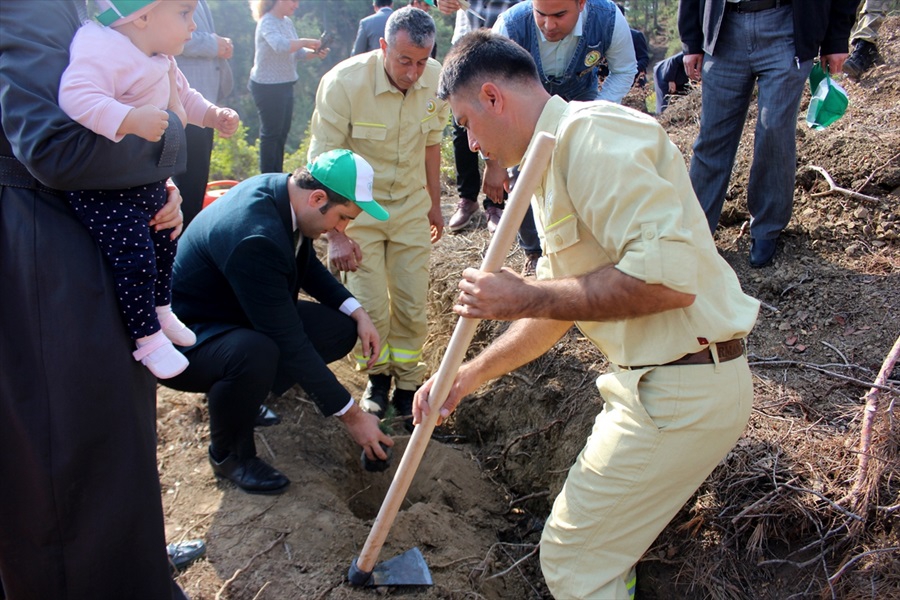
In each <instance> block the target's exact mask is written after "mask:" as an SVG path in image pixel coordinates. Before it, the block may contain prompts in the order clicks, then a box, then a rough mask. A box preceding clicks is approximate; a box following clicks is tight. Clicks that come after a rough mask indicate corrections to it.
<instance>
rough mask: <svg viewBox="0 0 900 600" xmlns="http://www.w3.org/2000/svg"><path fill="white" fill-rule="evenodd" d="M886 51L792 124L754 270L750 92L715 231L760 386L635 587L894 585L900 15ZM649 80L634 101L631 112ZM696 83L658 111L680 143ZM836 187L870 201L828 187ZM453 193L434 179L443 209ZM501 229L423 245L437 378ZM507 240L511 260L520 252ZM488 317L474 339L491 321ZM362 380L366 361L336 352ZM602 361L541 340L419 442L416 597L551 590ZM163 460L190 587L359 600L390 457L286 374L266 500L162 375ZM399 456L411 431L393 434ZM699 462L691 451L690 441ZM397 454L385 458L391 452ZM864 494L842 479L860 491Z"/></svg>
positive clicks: (866, 589) (490, 333) (413, 510)
mask: <svg viewBox="0 0 900 600" xmlns="http://www.w3.org/2000/svg"><path fill="white" fill-rule="evenodd" d="M881 36H882V41H881V42H880V46H881V52H882V54H883V55H884V57H885V64H883V65H880V66H878V67H876V68H875V69H873V70H872V71H870V72H868V73H867V74H866V75H865V76H864V77H863V79H862V80H861V81H860V82H858V83H854V82H849V81H846V80H845V81H842V84H843V85H844V86H845V88H846V89H847V91H848V93H849V94H850V98H851V106H850V109H849V110H848V112H847V114H846V115H845V116H844V117H843V118H842V119H841V120H840V121H838V122H837V123H835V124H834V125H832V126H831V127H829V128H828V129H826V130H824V131H821V132H814V131H811V130H809V129H808V128H807V127H806V125H805V123H804V122H803V115H804V114H805V108H806V103H807V102H808V94H807V96H806V98H805V99H804V101H803V105H802V107H801V108H802V110H801V116H800V119H799V122H798V127H797V136H798V138H797V139H798V154H799V156H798V176H797V186H796V190H795V206H794V218H793V219H792V221H791V223H790V225H789V228H788V230H787V231H786V232H785V234H784V235H783V236H782V246H781V247H780V249H779V254H778V257H777V259H776V261H775V263H774V265H773V266H771V267H768V268H765V269H759V270H754V269H750V268H749V267H748V265H747V257H746V255H747V251H748V245H749V240H748V237H749V236H748V234H747V233H746V222H747V219H748V215H747V212H746V182H747V174H748V171H749V165H750V162H751V157H752V139H753V138H752V132H753V128H754V125H755V120H756V114H755V108H752V107H751V111H750V115H749V116H748V123H747V125H746V127H745V134H744V138H743V139H742V142H741V146H740V148H739V151H738V158H737V161H736V164H735V168H734V175H733V177H732V181H731V186H730V188H729V192H728V193H729V199H728V201H727V203H726V210H725V212H724V214H723V219H722V225H721V227H720V228H719V230H718V231H717V234H716V242H717V245H718V247H719V249H720V252H721V253H722V255H723V256H724V257H725V258H726V260H727V261H728V262H729V263H730V264H731V265H732V267H733V268H734V269H735V271H736V272H737V273H738V276H739V278H740V280H741V282H742V285H743V286H744V289H745V290H746V291H747V292H748V293H749V294H751V295H753V296H755V297H757V298H759V299H760V300H761V301H762V302H763V308H762V310H761V313H760V318H759V321H758V324H757V326H756V328H755V329H754V331H753V333H752V334H751V336H750V338H749V340H748V344H749V353H750V358H751V362H752V369H753V374H754V384H755V393H756V397H755V402H754V412H753V416H752V417H751V423H750V426H749V427H748V430H747V432H746V433H745V435H744V436H743V437H742V439H741V440H740V441H739V443H738V445H737V446H736V447H735V449H734V450H733V451H732V452H731V453H730V454H729V456H728V457H727V458H726V459H725V460H724V461H723V463H722V464H721V465H720V466H719V467H718V468H717V469H716V471H715V472H714V473H713V474H712V475H711V477H710V478H709V480H708V481H707V482H706V484H705V485H704V486H703V487H702V488H701V489H700V490H699V491H698V493H697V494H696V495H695V496H694V497H693V498H692V499H691V500H690V501H689V502H688V503H687V504H686V505H685V506H684V508H683V509H682V511H681V512H680V513H679V515H678V516H677V517H676V518H675V519H674V520H673V522H672V523H671V524H670V525H669V527H668V528H667V529H666V530H665V531H664V532H663V533H662V534H661V535H660V537H659V538H658V540H657V541H656V543H655V544H654V546H653V547H652V548H651V549H650V551H649V552H648V553H647V555H646V556H645V558H644V559H643V560H642V561H641V563H640V564H639V570H638V573H639V580H638V586H639V588H638V591H639V597H642V598H672V597H679V598H698V599H699V598H723V599H725V598H727V599H732V598H733V599H756V598H764V599H767V598H771V599H775V598H779V599H781V598H788V597H795V598H801V597H820V596H821V597H832V598H848V599H850V598H853V599H855V598H900V508H898V507H900V458H898V448H900V435H898V425H897V423H896V422H895V419H893V418H892V417H894V416H895V415H894V414H893V413H894V412H896V411H893V406H894V403H896V401H897V398H898V392H897V389H898V387H900V381H898V380H900V369H896V368H895V369H894V371H893V372H892V373H889V374H888V378H889V381H888V383H887V386H886V387H885V388H884V389H882V390H881V392H880V394H881V395H880V398H881V405H880V408H879V410H878V411H877V412H876V413H874V415H875V418H874V419H873V425H872V429H871V432H870V433H871V446H870V448H869V451H868V455H869V456H870V457H871V458H872V460H871V461H870V463H869V470H868V471H867V475H866V478H865V480H864V481H862V482H861V485H859V486H857V487H856V488H854V487H853V484H854V483H855V482H856V480H857V477H858V469H859V467H858V458H859V444H860V439H861V436H862V434H863V423H864V422H865V419H864V417H865V410H864V406H865V401H864V400H863V396H864V395H865V394H866V393H867V392H869V391H870V388H871V385H872V382H874V381H875V378H876V376H877V374H878V371H879V369H880V367H881V365H882V362H883V361H884V359H885V357H886V356H887V354H888V353H889V352H890V350H891V348H892V345H893V344H894V341H895V340H896V339H897V337H898V335H900V319H898V318H897V312H898V309H900V242H898V239H897V238H898V234H900V208H898V204H900V191H898V187H900V19H897V18H892V19H889V20H888V21H887V22H886V23H885V24H884V26H883V27H882V30H881ZM646 93H647V92H646V91H644V92H642V93H636V94H635V97H633V98H632V97H629V98H627V102H626V103H627V104H628V105H629V106H632V107H636V108H640V107H642V106H643V101H644V96H645V95H646ZM699 108H700V94H699V92H695V93H693V94H692V95H689V96H686V97H683V98H677V99H676V100H675V101H674V102H673V104H672V105H671V107H670V108H669V110H668V111H667V112H666V114H665V115H664V116H663V118H662V120H661V122H662V124H663V126H664V127H665V128H666V129H667V131H668V132H669V134H670V136H671V137H672V139H673V140H674V141H675V143H676V144H677V145H678V146H679V147H680V148H681V150H682V152H684V154H685V158H686V160H689V158H690V151H691V144H692V142H693V140H694V139H695V137H696V134H697V127H698V119H699ZM807 166H815V167H818V168H821V169H824V171H825V172H827V173H828V174H829V176H830V177H832V178H833V180H834V182H835V184H836V185H837V186H839V187H842V188H847V189H848V190H852V191H854V192H856V193H858V194H863V195H865V196H867V197H868V198H863V197H859V196H853V195H847V194H844V193H829V194H824V192H826V191H827V190H828V185H827V183H826V180H825V177H824V176H823V175H822V174H821V172H820V171H817V170H813V169H808V168H806V167H807ZM456 200H457V198H456V197H455V193H454V192H452V191H450V189H449V187H448V188H447V189H446V190H445V196H444V214H445V215H449V214H450V213H451V212H452V210H453V208H454V207H455V203H456ZM489 242H490V236H489V235H488V234H487V232H486V231H485V229H484V220H483V216H481V215H479V217H478V219H476V221H475V222H474V224H473V226H471V227H470V228H469V229H467V230H464V231H463V232H461V233H459V234H456V235H449V234H448V235H446V236H445V237H444V239H443V240H441V242H440V243H439V244H438V245H437V246H435V248H434V252H433V257H432V285H431V290H430V296H429V306H428V309H429V322H430V328H431V334H430V337H429V341H428V344H427V347H426V354H427V356H428V360H429V364H430V366H431V370H432V372H433V371H435V370H436V369H437V365H438V364H439V361H440V358H441V356H442V355H443V352H444V350H445V349H446V346H447V342H448V340H449V337H450V335H451V332H452V329H453V326H454V324H455V322H456V319H455V317H454V316H453V315H452V313H451V312H450V306H451V305H452V302H453V297H454V295H455V287H456V283H457V281H458V280H459V273H460V272H461V270H462V269H463V268H465V267H468V266H477V265H478V264H480V263H481V258H482V256H483V254H484V251H485V250H486V248H487V246H488V244H489ZM521 262H522V255H521V253H520V252H519V251H513V252H511V253H510V256H509V261H508V263H509V264H510V265H511V266H513V267H514V268H518V267H519V266H521ZM504 327H505V325H504V324H502V323H494V322H484V323H481V325H480V326H479V329H478V332H477V334H476V337H475V340H474V341H473V343H472V346H471V349H470V351H471V352H476V351H477V350H478V349H479V348H481V347H483V346H484V345H486V344H487V343H489V342H490V340H491V339H493V338H494V337H496V335H497V334H498V333H499V332H501V331H502V330H503V329H504ZM333 366H334V368H335V370H336V371H337V372H338V374H339V377H340V378H341V380H342V381H344V382H345V384H346V385H347V387H348V389H350V391H351V392H352V393H353V394H354V396H355V397H357V398H358V397H359V395H360V393H361V391H362V386H363V385H364V378H363V377H361V376H360V375H359V374H358V373H355V372H354V371H353V370H352V369H351V368H350V365H349V364H347V363H343V362H342V363H338V364H335V365H333ZM605 366H606V361H605V359H604V357H603V356H602V355H600V354H599V352H597V351H596V349H595V348H594V347H593V346H592V345H591V344H589V343H588V342H586V341H585V340H584V339H582V338H581V337H580V336H579V334H578V332H577V331H574V330H573V331H572V332H570V333H569V334H568V335H567V336H566V338H565V339H564V340H563V341H562V342H561V343H560V344H558V345H557V346H556V347H555V348H554V349H552V350H551V351H550V352H549V353H548V354H547V355H545V356H544V357H542V358H540V359H538V360H536V361H534V362H533V363H531V364H530V365H527V366H526V367H524V368H522V369H519V370H518V371H516V372H513V373H510V374H508V375H506V376H504V377H501V378H500V379H498V380H497V381H495V382H492V383H490V384H488V385H485V386H484V387H483V388H482V389H480V390H478V391H477V392H476V393H475V394H474V395H473V396H472V397H470V398H469V399H468V401H466V402H464V403H463V404H462V406H461V407H460V409H459V410H458V411H457V413H456V414H455V415H454V417H453V418H452V420H451V422H450V423H449V424H448V426H447V427H446V428H445V430H442V431H441V432H439V436H437V437H439V438H440V440H442V441H440V442H436V441H435V442H432V443H431V444H430V446H429V450H428V451H427V453H426V456H425V459H424V460H423V463H422V465H421V466H420V468H419V470H418V472H417V474H416V477H415V479H414V481H413V485H412V488H411V490H410V493H409V495H408V498H407V500H406V501H405V502H404V504H403V506H402V508H401V511H400V514H399V516H398V519H397V522H396V523H395V524H394V526H393V527H392V529H391V531H390V534H389V536H388V539H387V544H386V546H385V548H384V549H383V551H382V553H381V559H382V560H383V559H387V558H390V557H392V556H394V555H396V554H398V553H400V552H402V551H404V550H407V549H409V548H411V547H413V546H417V547H419V548H420V549H421V550H422V551H423V553H424V554H425V557H426V561H427V563H428V565H429V567H430V568H431V571H432V575H433V576H434V579H435V586H434V587H432V588H427V589H420V588H415V589H402V588H389V589H380V592H381V594H386V595H403V596H408V597H416V598H453V599H456V598H459V599H462V598H473V599H475V598H487V599H501V598H503V599H506V598H509V599H522V598H535V599H543V598H549V597H550V596H549V594H548V592H547V590H546V586H545V585H544V583H543V580H542V578H541V575H540V568H539V565H538V561H537V557H536V548H537V547H536V543H537V541H538V540H539V536H540V529H541V526H542V524H543V519H544V518H545V517H546V515H547V513H548V511H549V508H550V505H551V503H552V500H553V498H554V497H555V495H556V493H557V492H558V491H559V489H560V488H561V486H562V482H563V480H564V479H565V476H566V470H567V468H568V467H569V465H571V463H572V461H573V459H574V457H575V456H576V454H577V453H578V451H579V450H580V448H581V446H582V444H583V443H584V440H585V438H586V436H587V434H588V432H589V431H590V427H591V424H592V421H593V418H594V417H595V415H596V414H597V412H599V410H600V408H601V406H600V400H599V397H598V394H597V393H596V389H595V388H594V384H593V382H594V380H595V379H596V378H597V376H599V375H600V374H601V373H602V372H603V370H604V368H605ZM158 396H159V417H158V428H159V467H160V476H161V481H162V484H163V501H164V505H165V509H166V526H167V534H168V539H169V541H175V540H179V539H189V538H195V537H202V538H204V539H206V541H207V543H208V545H209V554H208V556H207V558H206V559H204V560H201V561H199V562H198V563H196V564H195V565H193V566H191V567H190V568H189V569H187V570H186V571H185V572H184V573H182V574H181V575H180V576H179V578H178V581H179V582H180V583H181V584H182V586H183V587H184V588H185V589H186V591H187V592H188V593H189V595H190V596H191V597H192V598H194V599H197V600H211V599H213V598H230V599H248V600H249V599H256V598H260V599H262V598H278V599H284V598H298V599H307V598H339V599H345V598H369V597H372V594H373V592H372V591H371V590H368V589H358V588H353V587H350V586H349V585H348V584H347V583H346V582H345V581H344V577H345V574H346V571H347V568H348V567H349V565H350V562H351V560H352V559H353V558H354V557H355V556H356V555H358V553H359V551H360V548H361V546H362V544H363V543H364V541H365V539H366V536H367V535H368V532H369V530H370V527H371V524H372V520H373V518H374V516H375V514H376V513H377V510H378V507H379V506H380V503H381V501H382V499H383V497H384V494H385V491H386V490H387V487H388V485H389V481H390V476H391V474H390V473H388V474H369V473H366V472H364V471H362V470H361V468H360V467H359V453H358V451H357V450H356V447H355V445H354V444H353V442H352V441H351V440H350V439H349V437H348V436H347V435H346V434H345V433H344V431H343V429H342V427H341V426H340V425H339V423H337V422H335V421H334V420H331V419H324V418H322V417H321V416H320V415H319V413H318V412H317V410H316V408H315V407H314V406H313V405H312V404H311V403H310V402H309V401H307V400H306V399H305V398H304V396H303V393H302V391H300V390H299V389H296V388H295V389H294V390H291V391H290V392H288V393H287V394H285V395H284V396H282V397H281V398H272V399H270V402H269V403H270V405H271V406H272V407H273V408H274V409H275V410H276V411H278V412H279V414H280V415H281V416H282V417H283V422H282V423H281V424H280V425H277V426H275V427H270V428H266V429H260V430H258V432H257V446H258V449H259V452H260V455H261V456H262V457H263V458H264V459H266V460H267V461H269V462H271V463H272V464H274V465H275V466H277V467H278V468H280V469H281V470H282V471H284V472H285V473H286V474H287V475H288V477H290V478H291V480H292V482H293V483H292V485H291V487H290V488H289V490H288V492H287V493H286V494H284V495H282V496H277V497H263V496H251V495H247V494H243V493H242V492H240V491H239V490H237V489H236V488H234V487H233V486H231V485H229V484H222V483H216V482H215V480H214V478H213V476H212V474H211V472H210V469H209V466H208V464H207V463H206V446H207V444H208V438H209V436H208V415H207V412H206V407H205V404H204V399H203V396H202V395H198V394H183V393H177V392H173V391H171V390H168V389H167V388H164V387H160V388H159V395H158ZM395 439H396V441H397V443H398V449H397V453H396V456H398V457H399V454H400V452H401V451H402V447H403V446H404V445H405V442H406V439H405V438H404V437H403V436H396V438H395ZM685 460H690V457H687V456H686V457H685ZM397 462H398V460H397V459H396V458H395V464H396V463H397ZM851 492H853V493H851Z"/></svg>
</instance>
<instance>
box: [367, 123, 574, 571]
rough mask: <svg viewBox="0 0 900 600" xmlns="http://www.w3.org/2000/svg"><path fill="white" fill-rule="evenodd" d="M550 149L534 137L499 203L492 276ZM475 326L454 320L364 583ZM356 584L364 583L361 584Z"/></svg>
mask: <svg viewBox="0 0 900 600" xmlns="http://www.w3.org/2000/svg"><path fill="white" fill-rule="evenodd" d="M555 145H556V138H554V137H553V136H552V135H550V134H547V133H541V134H538V136H537V137H536V138H535V140H534V142H533V143H532V146H531V149H530V151H529V152H528V155H527V157H526V159H525V161H524V164H523V165H522V169H521V171H520V172H519V177H518V179H517V181H516V184H515V186H514V187H513V190H512V193H510V196H509V198H508V199H507V201H506V203H505V207H504V209H503V216H502V217H501V219H500V224H499V225H498V227H497V231H495V232H494V235H493V238H492V239H491V243H490V245H489V246H488V249H487V253H486V254H485V257H484V261H483V262H482V263H481V270H482V271H488V272H495V271H499V270H500V268H501V267H502V266H503V262H504V260H505V259H506V255H507V254H508V252H509V249H510V248H511V247H512V244H513V242H514V241H515V238H516V232H518V230H519V225H520V224H521V223H522V219H523V218H524V217H525V213H526V212H527V210H528V205H529V204H530V202H531V196H532V195H533V194H534V189H535V188H536V187H537V184H538V182H539V181H540V180H541V178H542V177H543V175H544V171H545V170H546V169H547V165H548V164H549V162H550V155H551V154H552V153H553V148H554V146H555ZM479 321H480V319H470V318H465V317H460V318H459V320H458V321H457V322H456V328H455V329H454V330H453V335H452V336H451V337H450V344H449V345H448V346H447V351H446V352H445V353H444V356H443V358H442V359H441V364H440V367H439V368H438V372H437V375H436V376H435V380H434V384H433V385H432V387H431V394H430V395H429V398H428V406H429V408H430V411H429V413H428V418H427V419H426V420H425V421H424V422H422V423H420V424H419V425H417V426H416V428H415V430H414V431H413V434H412V437H411V438H410V440H409V444H408V445H407V446H406V451H405V452H404V453H403V458H402V460H401V461H400V465H399V466H398V467H397V472H396V473H395V474H394V479H393V480H392V481H391V487H390V488H389V489H388V491H387V494H386V495H385V497H384V501H383V502H382V504H381V509H380V510H379V511H378V516H376V517H375V522H374V523H373V524H372V530H371V531H370V532H369V537H368V538H367V539H366V543H365V545H364V546H363V549H362V552H360V555H359V558H358V559H357V560H356V562H355V564H354V566H353V567H351V574H352V573H354V569H355V570H356V572H357V573H362V574H366V576H365V579H366V580H367V579H368V574H371V572H372V571H373V570H374V568H375V563H376V562H377V561H378V555H379V553H380V552H381V547H382V546H383V545H384V541H385V539H386V538H387V534H388V532H389V531H390V529H391V525H393V524H394V519H395V518H396V517H397V512H398V511H399V510H400V504H401V503H402V502H403V499H404V498H405V497H406V492H407V491H408V490H409V485H410V483H411V482H412V478H413V476H414V475H415V474H416V469H418V468H419V462H420V461H421V460H422V455H423V454H425V448H426V447H427V446H428V441H429V440H430V439H431V434H432V432H433V431H434V427H435V425H436V424H437V419H438V416H439V414H440V408H441V406H442V405H443V404H444V401H446V399H447V395H448V394H449V393H450V388H451V387H452V385H453V381H454V380H455V379H456V373H457V371H459V367H460V366H461V365H462V362H463V359H464V358H465V356H466V350H467V349H468V347H469V344H470V343H471V341H472V337H473V336H474V335H475V329H476V328H477V327H478V323H479ZM350 579H351V583H357V582H355V581H353V579H354V577H351V578H350ZM356 579H360V577H359V576H357V577H356ZM361 583H365V580H364V581H362V582H361ZM361 583H360V584H361Z"/></svg>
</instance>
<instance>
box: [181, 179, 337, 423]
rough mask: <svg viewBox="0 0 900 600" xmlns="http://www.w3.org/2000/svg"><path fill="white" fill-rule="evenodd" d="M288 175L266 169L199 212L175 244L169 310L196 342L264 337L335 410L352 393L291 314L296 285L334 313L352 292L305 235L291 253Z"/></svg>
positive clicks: (282, 366)
mask: <svg viewBox="0 0 900 600" xmlns="http://www.w3.org/2000/svg"><path fill="white" fill-rule="evenodd" d="M288 179H289V175H285V174H282V173H267V174H264V175H257V176H256V177H252V178H250V179H248V180H246V181H244V182H242V183H240V184H239V185H237V186H235V187H234V188H232V189H231V190H229V192H228V193H227V194H226V195H224V196H223V197H222V198H220V199H219V200H217V201H216V202H214V203H213V204H211V205H210V206H208V207H207V208H205V209H204V210H202V211H200V214H198V215H197V217H196V218H195V219H194V220H193V221H192V222H191V226H190V227H188V228H187V230H186V231H185V233H184V235H183V236H182V238H181V241H180V242H179V244H178V253H177V254H176V257H175V267H174V271H173V275H172V307H173V309H174V311H175V313H176V314H177V315H178V316H179V318H181V319H182V320H183V321H184V322H185V323H187V324H188V325H189V326H190V327H191V329H192V330H193V331H194V332H195V333H196V334H197V344H198V345H199V344H203V343H204V342H205V341H207V340H209V339H210V338H212V337H213V336H216V335H219V334H221V333H223V332H225V331H229V330H232V329H235V328H238V327H244V328H248V329H253V330H255V331H258V332H260V333H263V334H265V335H267V336H268V337H270V338H271V339H272V340H273V341H274V342H275V343H276V344H277V346H278V349H279V350H280V353H281V355H280V357H279V363H278V375H277V379H278V380H284V379H285V378H287V379H288V380H290V381H293V382H296V383H299V384H300V386H301V387H302V388H303V389H304V390H305V391H306V392H307V393H308V394H309V395H310V397H311V398H312V399H313V400H315V401H316V403H317V404H318V405H319V408H321V410H322V413H323V414H325V415H326V416H327V415H331V414H334V413H335V412H337V411H338V410H340V409H341V408H343V407H344V406H345V405H346V404H347V402H348V401H349V400H350V393H349V392H347V390H346V389H345V388H344V387H343V386H342V385H341V384H340V382H338V380H337V378H336V377H335V376H334V374H333V373H332V372H331V370H330V369H329V368H328V366H327V364H326V363H325V362H324V361H323V360H322V358H321V357H320V356H319V354H318V353H317V352H316V349H315V348H314V347H313V344H312V342H311V341H310V340H309V338H308V337H307V335H306V333H305V331H304V327H303V322H302V321H301V319H300V317H299V315H298V314H297V306H296V304H297V294H298V291H299V290H300V289H302V290H303V291H304V292H306V293H307V294H309V295H310V296H311V297H313V298H314V299H315V300H318V301H319V302H321V303H322V304H324V305H325V306H329V307H331V308H334V309H335V310H337V309H338V308H339V307H340V306H341V304H342V303H343V302H344V301H345V300H347V299H348V298H350V297H351V294H350V292H348V291H347V289H346V288H345V287H344V286H343V285H341V284H340V282H338V281H337V280H336V279H335V278H334V276H333V275H332V274H331V273H330V272H329V271H328V269H326V268H325V266H324V265H323V264H322V262H321V261H320V260H319V259H318V257H317V256H316V253H315V250H314V249H313V247H312V240H309V239H305V238H303V239H302V240H301V242H300V248H299V251H298V252H297V253H296V255H295V253H294V234H293V231H292V229H293V227H292V220H291V208H290V199H289V196H288Z"/></svg>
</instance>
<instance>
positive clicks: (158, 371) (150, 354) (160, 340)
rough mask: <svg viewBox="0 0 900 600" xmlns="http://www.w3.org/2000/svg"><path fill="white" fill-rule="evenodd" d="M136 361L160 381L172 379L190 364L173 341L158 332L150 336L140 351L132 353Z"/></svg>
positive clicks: (139, 348)
mask: <svg viewBox="0 0 900 600" xmlns="http://www.w3.org/2000/svg"><path fill="white" fill-rule="evenodd" d="M131 355H132V356H134V360H137V361H140V363H141V364H142V365H144V366H145V367H147V368H148V369H150V372H151V373H153V374H154V375H156V377H157V378H158V379H171V378H172V377H175V376H176V375H178V374H179V373H181V372H182V371H184V370H185V369H186V368H187V366H188V365H189V364H190V363H189V362H188V359H187V358H186V357H185V356H184V354H182V353H181V352H179V351H178V350H176V349H175V346H173V345H172V341H171V340H169V338H167V337H166V336H165V334H163V332H162V331H157V332H156V333H154V334H153V335H151V336H149V340H147V341H146V342H145V343H144V344H142V345H140V346H138V349H137V350H135V351H134V352H132V354H131Z"/></svg>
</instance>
